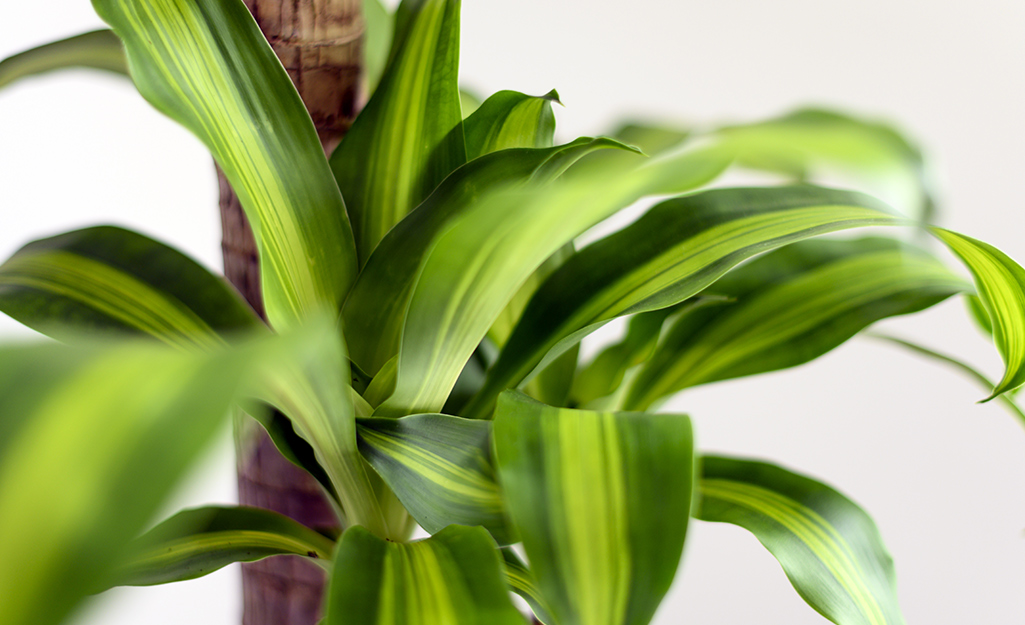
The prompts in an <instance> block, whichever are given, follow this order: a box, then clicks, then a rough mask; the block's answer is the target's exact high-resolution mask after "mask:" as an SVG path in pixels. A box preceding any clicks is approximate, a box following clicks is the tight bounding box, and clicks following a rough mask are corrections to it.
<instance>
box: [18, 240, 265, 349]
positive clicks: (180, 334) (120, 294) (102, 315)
mask: <svg viewBox="0 0 1025 625" xmlns="http://www.w3.org/2000/svg"><path fill="white" fill-rule="evenodd" d="M0 311H3V312H4V313H5V314H7V315H9V316H11V317H13V318H14V319H16V320H18V321H20V322H21V323H24V324H25V325H27V326H29V327H30V328H33V329H36V330H39V331H40V332H43V333H44V334H49V335H51V336H54V337H57V338H81V337H82V336H84V335H85V333H86V332H90V333H95V332H97V331H99V332H126V333H138V334H144V335H148V336H152V337H154V338H157V339H159V340H161V341H163V342H165V343H168V344H170V345H174V346H177V347H199V348H206V349H209V348H213V347H216V346H218V345H221V344H223V343H224V342H225V340H226V337H230V336H231V335H232V334H238V333H240V332H244V331H253V330H257V329H259V328H260V327H262V323H261V322H260V320H259V319H258V318H257V317H256V314H255V313H254V312H253V311H252V309H251V308H249V305H248V304H247V303H245V301H243V300H242V298H241V297H239V295H238V293H236V292H235V290H234V289H233V288H232V287H231V286H229V285H228V283H227V282H225V281H224V279H223V278H220V277H218V276H215V275H213V274H211V273H210V272H209V271H207V270H206V269H204V268H203V267H202V266H200V265H199V264H197V263H196V262H195V261H193V260H192V259H190V258H188V257H187V256H185V255H184V254H182V253H180V252H178V251H177V250H174V249H172V248H170V247H168V246H166V245H164V244H163V243H160V242H158V241H154V240H153V239H150V238H148V237H145V236H143V235H141V234H137V233H135V232H131V231H129V230H123V229H121V228H115V227H112V226H100V227H95V228H86V229H84V230H76V231H74V232H69V233H66V234H62V235H58V236H55V237H50V238H47V239H41V240H39V241H34V242H32V243H29V244H28V245H26V246H25V247H23V248H21V249H20V250H18V252H16V253H15V254H14V256H12V257H11V258H10V259H8V260H7V261H6V262H5V263H4V264H3V265H0Z"/></svg>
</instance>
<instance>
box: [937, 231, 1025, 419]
mask: <svg viewBox="0 0 1025 625" xmlns="http://www.w3.org/2000/svg"><path fill="white" fill-rule="evenodd" d="M931 232H932V233H933V234H935V235H936V236H937V237H938V238H939V239H940V240H941V241H943V242H944V243H945V244H946V245H947V247H949V248H950V249H951V251H953V252H954V253H955V254H956V255H957V256H958V258H960V259H961V261H962V262H964V264H965V265H966V266H967V267H968V269H969V270H971V272H972V276H974V278H975V286H976V288H977V289H978V291H979V299H981V300H982V304H983V306H985V309H986V312H988V313H989V319H990V321H991V327H992V331H993V341H994V342H995V343H996V346H997V351H999V352H1000V356H1001V357H1003V359H1004V365H1005V370H1004V376H1003V378H1001V380H1000V382H998V383H997V385H996V387H995V388H994V389H993V392H992V393H991V394H990V395H989V397H987V398H986V399H985V400H984V401H989V400H991V399H993V398H994V397H997V396H998V395H1000V394H1001V393H1005V392H1007V391H1009V390H1011V389H1014V388H1017V387H1019V386H1021V385H1022V384H1023V383H1025V269H1022V267H1021V265H1019V264H1018V263H1016V262H1015V261H1014V260H1013V259H1012V258H1010V257H1009V256H1008V255H1007V254H1004V253H1003V252H1001V251H1000V250H998V249H997V248H995V247H993V246H992V245H990V244H989V243H984V242H983V241H979V240H977V239H973V238H971V237H968V236H965V235H963V234H958V233H956V232H951V231H950V230H944V229H942V228H932V229H931Z"/></svg>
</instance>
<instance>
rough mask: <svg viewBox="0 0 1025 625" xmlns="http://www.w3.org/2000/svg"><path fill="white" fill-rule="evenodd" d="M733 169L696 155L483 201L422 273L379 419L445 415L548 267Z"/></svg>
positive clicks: (707, 153) (724, 157) (445, 236)
mask: <svg viewBox="0 0 1025 625" xmlns="http://www.w3.org/2000/svg"><path fill="white" fill-rule="evenodd" d="M728 163H729V155H728V154H724V153H722V152H720V151H718V150H717V149H715V148H712V149H708V150H696V151H693V152H688V153H684V154H675V155H672V156H671V157H667V158H665V159H656V160H653V161H652V162H650V163H647V164H646V165H645V166H643V167H638V168H636V169H633V170H624V171H620V172H618V173H617V175H615V176H603V177H601V178H597V179H594V180H591V179H587V180H583V179H577V180H573V181H563V182H562V183H561V184H552V185H548V186H545V187H529V188H522V187H520V188H514V189H509V188H499V189H496V190H494V191H492V192H491V193H489V194H487V196H486V197H483V198H481V199H480V201H478V202H477V203H476V204H475V205H474V206H473V207H472V208H471V209H470V210H469V211H467V212H466V213H465V214H463V215H462V216H460V217H459V218H458V220H455V221H454V222H453V224H452V226H451V227H450V228H449V229H447V230H446V231H444V232H443V233H442V234H441V235H440V236H439V237H438V238H437V239H436V240H435V243H434V244H433V247H432V250H431V252H430V254H429V255H428V256H427V258H426V259H425V261H424V263H423V265H422V269H421V271H420V277H419V280H418V282H417V285H416V287H415V288H414V290H413V293H412V295H411V299H410V301H409V306H408V310H407V312H406V315H405V321H404V325H403V330H402V341H401V346H400V351H399V360H398V363H397V376H396V385H395V392H394V394H393V395H392V397H391V398H389V400H388V401H386V402H385V403H384V404H383V405H382V406H381V407H380V408H378V412H379V414H381V415H383V416H402V415H406V414H416V413H425V412H437V411H438V410H439V409H440V408H441V407H442V406H443V405H444V403H445V398H446V397H447V396H448V394H449V392H450V391H451V390H452V387H453V385H454V384H455V381H456V379H458V377H459V373H460V372H461V371H462V369H463V365H464V364H465V363H466V361H467V359H468V358H469V357H470V355H471V354H472V353H473V351H474V350H475V349H476V347H477V346H478V345H479V344H480V342H481V339H483V338H484V336H485V335H486V333H487V331H488V329H489V328H490V327H491V325H492V324H493V323H494V321H495V319H496V318H497V317H498V315H499V314H500V313H501V311H502V310H503V308H505V306H506V304H507V303H508V302H509V300H510V299H511V298H512V297H513V295H514V294H515V293H516V291H517V290H518V289H519V288H520V286H521V285H522V284H523V283H524V282H525V281H526V280H527V279H528V278H529V276H530V275H531V274H532V273H533V272H534V271H535V270H536V269H537V268H538V267H539V266H540V265H541V264H542V263H543V262H544V261H545V259H547V258H549V257H550V256H551V255H552V254H553V253H555V252H556V250H558V249H560V248H561V247H563V246H564V245H566V244H567V243H569V242H570V241H572V240H573V238H574V237H576V236H577V235H579V234H580V233H582V232H583V231H584V230H586V229H587V228H588V227H590V226H592V225H594V224H595V223H597V222H599V221H601V220H602V219H604V218H605V217H608V216H609V215H611V214H613V213H614V212H616V211H617V210H618V209H620V208H622V207H624V206H628V205H629V204H631V203H633V202H634V201H635V200H637V199H638V198H640V197H642V196H644V195H646V194H649V193H650V194H656V193H658V194H661V193H676V192H681V191H682V190H685V189H688V188H694V187H697V186H700V185H701V184H704V183H705V182H707V181H708V180H709V179H711V178H714V177H715V176H717V175H718V174H719V172H721V171H722V170H723V168H725V167H726V165H727V164H728ZM467 268H472V271H468V270H467Z"/></svg>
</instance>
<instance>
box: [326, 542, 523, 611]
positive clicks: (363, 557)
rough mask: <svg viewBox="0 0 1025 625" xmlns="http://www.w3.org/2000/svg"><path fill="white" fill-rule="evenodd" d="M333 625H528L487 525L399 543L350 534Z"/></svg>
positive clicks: (330, 603) (334, 595)
mask: <svg viewBox="0 0 1025 625" xmlns="http://www.w3.org/2000/svg"><path fill="white" fill-rule="evenodd" d="M324 623H325V625H391V624H394V625H418V624H421V623H422V624H423V625H437V624H439V623H445V624H447V625H523V623H524V621H523V617H522V616H521V615H520V613H519V612H518V611H517V610H516V608H514V607H513V604H512V602H511V601H510V600H509V593H508V590H507V589H506V585H505V580H504V579H503V575H502V564H501V557H500V556H499V553H498V550H497V549H496V548H495V544H494V542H493V541H492V540H491V537H490V536H488V533H487V532H486V531H484V530H483V529H482V528H479V527H463V526H459V525H454V526H451V527H449V528H447V529H445V530H442V531H441V532H439V533H437V534H435V535H434V536H432V537H431V538H428V539H426V540H420V541H416V542H412V543H392V542H387V541H384V540H381V539H379V538H377V537H376V536H374V535H373V534H371V533H370V532H367V531H366V530H364V529H363V528H362V527H352V528H349V529H348V530H347V531H346V532H345V534H343V535H342V540H341V542H340V544H339V546H338V551H337V553H336V554H335V563H334V572H333V573H332V575H331V583H330V587H329V589H328V596H327V615H326V617H325V619H324Z"/></svg>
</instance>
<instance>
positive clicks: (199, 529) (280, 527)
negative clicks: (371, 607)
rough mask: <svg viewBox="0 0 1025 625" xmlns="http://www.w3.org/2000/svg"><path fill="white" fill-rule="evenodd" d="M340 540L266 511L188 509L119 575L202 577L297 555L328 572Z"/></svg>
mask: <svg viewBox="0 0 1025 625" xmlns="http://www.w3.org/2000/svg"><path fill="white" fill-rule="evenodd" d="M334 547H335V545H334V542H333V541H331V540H330V539H328V538H327V537H325V536H323V535H321V534H318V533H317V532H315V531H313V530H311V529H309V528H308V527H306V526H304V525H302V524H300V523H297V522H295V521H293V520H292V519H290V518H288V517H286V516H284V515H282V514H278V513H277V512H271V511H270V510H264V509H263V508H246V507H235V506H232V507H227V506H210V507H205V508H195V509H192V510H183V511H181V512H179V513H178V514H175V515H174V516H172V517H171V518H169V519H167V520H165V521H163V522H161V523H160V524H158V525H157V526H156V527H154V528H153V529H151V530H149V531H148V532H146V533H145V534H143V535H142V536H141V537H140V538H138V539H136V540H135V541H134V542H133V544H132V547H131V552H132V555H131V556H130V557H129V558H128V559H127V561H126V562H125V563H124V564H123V565H121V567H120V568H119V571H118V574H117V582H118V585H120V586H151V585H153V584H166V583H168V582H180V581H184V580H188V579H196V578H197V577H203V576H204V575H208V574H210V573H213V572H214V571H216V570H218V569H221V568H224V567H225V566H227V565H229V564H232V563H235V562H255V561H256V560H261V559H263V558H267V557H270V556H276V555H297V556H303V557H305V558H308V559H309V560H310V561H312V562H315V563H317V564H320V565H321V566H323V567H325V568H327V567H328V564H329V562H330V559H331V556H332V554H333V552H334Z"/></svg>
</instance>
